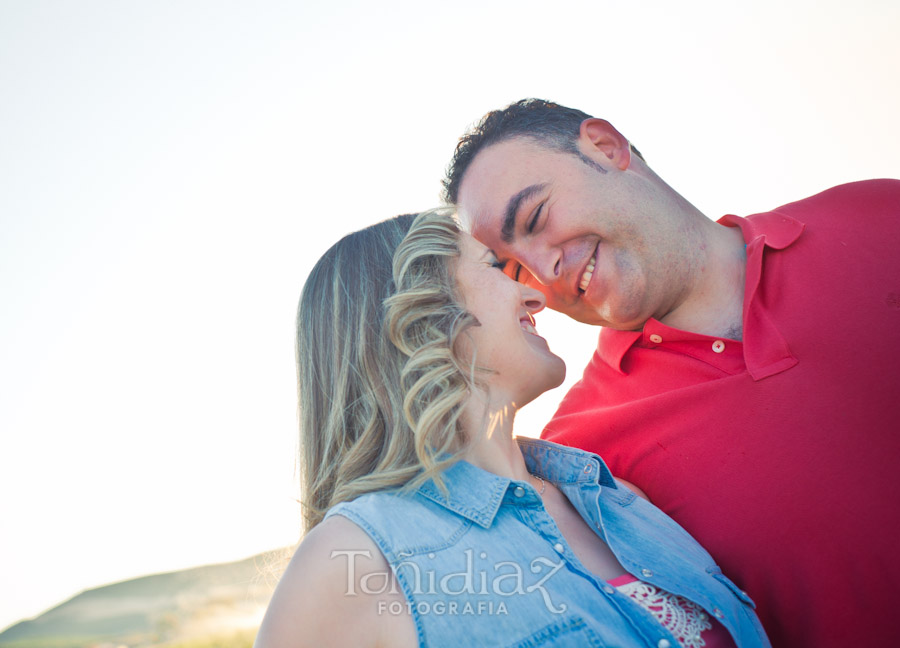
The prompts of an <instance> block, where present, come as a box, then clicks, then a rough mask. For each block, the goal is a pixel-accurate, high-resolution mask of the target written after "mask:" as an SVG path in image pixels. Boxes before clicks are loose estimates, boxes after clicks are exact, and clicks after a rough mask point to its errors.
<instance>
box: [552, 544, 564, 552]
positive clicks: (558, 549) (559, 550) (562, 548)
mask: <svg viewBox="0 0 900 648" xmlns="http://www.w3.org/2000/svg"><path fill="white" fill-rule="evenodd" d="M553 548H554V549H556V552H557V553H562V552H563V550H564V549H565V547H563V546H562V543H561V542H557V543H556V544H555V545H553Z"/></svg>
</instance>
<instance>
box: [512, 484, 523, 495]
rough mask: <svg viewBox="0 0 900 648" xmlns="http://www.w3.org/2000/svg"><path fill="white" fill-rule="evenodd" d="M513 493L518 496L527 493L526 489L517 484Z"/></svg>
mask: <svg viewBox="0 0 900 648" xmlns="http://www.w3.org/2000/svg"><path fill="white" fill-rule="evenodd" d="M513 495H515V496H516V497H522V496H524V495H525V489H524V488H522V487H521V486H516V487H515V488H514V489H513Z"/></svg>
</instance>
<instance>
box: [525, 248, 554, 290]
mask: <svg viewBox="0 0 900 648" xmlns="http://www.w3.org/2000/svg"><path fill="white" fill-rule="evenodd" d="M527 257H528V258H526V259H525V261H524V262H523V264H522V265H524V266H525V268H526V269H527V270H528V271H529V272H530V273H531V274H532V275H533V276H534V278H535V279H537V280H538V283H540V284H543V285H544V286H549V285H551V284H553V283H554V282H556V281H557V280H558V279H559V277H560V273H561V272H562V253H561V252H560V251H559V250H556V249H554V248H547V249H545V250H539V251H534V252H532V253H531V254H529V255H527Z"/></svg>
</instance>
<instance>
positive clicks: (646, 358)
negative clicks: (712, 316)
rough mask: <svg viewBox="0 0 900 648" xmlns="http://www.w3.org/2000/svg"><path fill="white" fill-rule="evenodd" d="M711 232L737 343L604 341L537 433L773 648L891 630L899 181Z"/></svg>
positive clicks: (897, 504)
mask: <svg viewBox="0 0 900 648" xmlns="http://www.w3.org/2000/svg"><path fill="white" fill-rule="evenodd" d="M719 223H721V224H722V225H725V226H728V227H740V228H741V231H742V232H743V235H744V240H745V241H746V243H747V278H746V290H745V295H744V330H743V341H742V342H737V341H734V340H730V339H719V338H715V337H709V336H705V335H696V334H693V333H689V332H687V331H681V330H678V329H673V328H670V327H668V326H665V325H664V324H661V323H660V322H658V321H656V320H650V321H648V322H647V323H646V325H645V326H644V329H643V331H615V330H612V329H602V330H601V332H600V339H599V344H598V346H597V351H596V352H595V353H594V356H593V358H592V359H591V361H590V363H589V364H588V366H587V368H586V369H585V372H584V376H583V378H582V380H581V381H580V382H579V383H578V384H576V385H575V386H574V387H573V388H572V389H571V390H570V391H569V393H568V394H567V395H566V397H565V399H564V400H563V402H562V404H561V405H560V408H559V410H558V411H557V413H556V415H555V416H554V418H553V420H552V421H551V422H550V424H549V425H548V426H547V428H546V429H545V431H544V435H543V436H544V438H546V439H549V440H551V441H556V442H558V443H564V444H568V445H572V446H578V447H581V448H585V449H587V450H591V451H593V452H596V453H598V454H600V455H602V456H603V457H604V459H605V460H606V461H607V463H608V464H609V465H610V467H611V469H612V471H613V472H614V473H615V474H617V475H619V476H621V477H623V478H625V479H627V480H629V481H631V482H634V483H635V484H636V485H637V486H639V487H640V488H642V489H643V490H644V491H645V492H646V493H647V494H648V496H649V497H650V499H651V500H652V501H653V502H654V503H655V504H656V505H657V506H659V507H660V508H662V509H663V510H664V511H665V512H666V513H668V514H669V515H671V516H672V517H673V518H675V520H677V521H678V522H679V523H680V524H681V525H682V526H684V527H685V528H686V529H687V530H688V531H689V532H690V533H691V534H693V535H694V536H695V537H696V538H697V540H699V541H700V543H701V544H702V545H704V546H705V547H706V548H707V549H708V550H709V551H710V553H711V554H712V555H713V557H714V558H715V559H716V560H717V561H718V562H719V564H720V565H721V566H722V568H723V570H724V571H725V572H726V573H727V574H728V575H729V576H731V578H732V579H734V580H735V581H736V582H737V583H738V585H739V586H740V587H742V588H743V589H745V590H746V591H747V592H748V593H749V594H750V596H751V597H753V598H754V599H755V601H756V603H757V605H758V610H757V611H758V613H759V615H760V618H761V619H762V622H763V625H764V626H765V627H766V630H767V631H768V633H769V636H770V638H771V640H772V643H773V645H774V646H775V648H798V647H804V646H809V647H810V648H811V647H812V646H815V647H816V648H823V647H830V646H834V647H837V646H841V647H842V648H843V647H846V646H876V645H883V644H884V642H885V641H886V640H891V641H893V640H894V638H895V637H897V636H900V630H898V628H897V623H896V621H895V620H894V619H893V618H892V616H891V614H892V612H893V610H894V608H895V605H894V596H898V597H900V181H896V180H873V181H867V182H858V183H852V184H847V185H842V186H839V187H835V188H833V189H830V190H828V191H825V192H823V193H821V194H818V195H816V196H813V197H812V198H807V199H805V200H801V201H799V202H796V203H791V204H789V205H785V206H784V207H780V208H778V209H776V210H774V211H771V212H768V213H762V214H756V215H753V216H749V217H747V218H739V217H737V216H725V217H724V218H722V219H721V220H720V221H719Z"/></svg>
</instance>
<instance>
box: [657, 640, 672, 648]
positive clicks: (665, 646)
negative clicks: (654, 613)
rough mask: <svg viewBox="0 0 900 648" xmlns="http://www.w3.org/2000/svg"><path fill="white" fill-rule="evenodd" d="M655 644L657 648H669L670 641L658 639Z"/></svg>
mask: <svg viewBox="0 0 900 648" xmlns="http://www.w3.org/2000/svg"><path fill="white" fill-rule="evenodd" d="M656 645H657V646H658V648H671V646H672V642H671V641H669V640H668V639H660V640H659V641H658V642H657V644H656Z"/></svg>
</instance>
